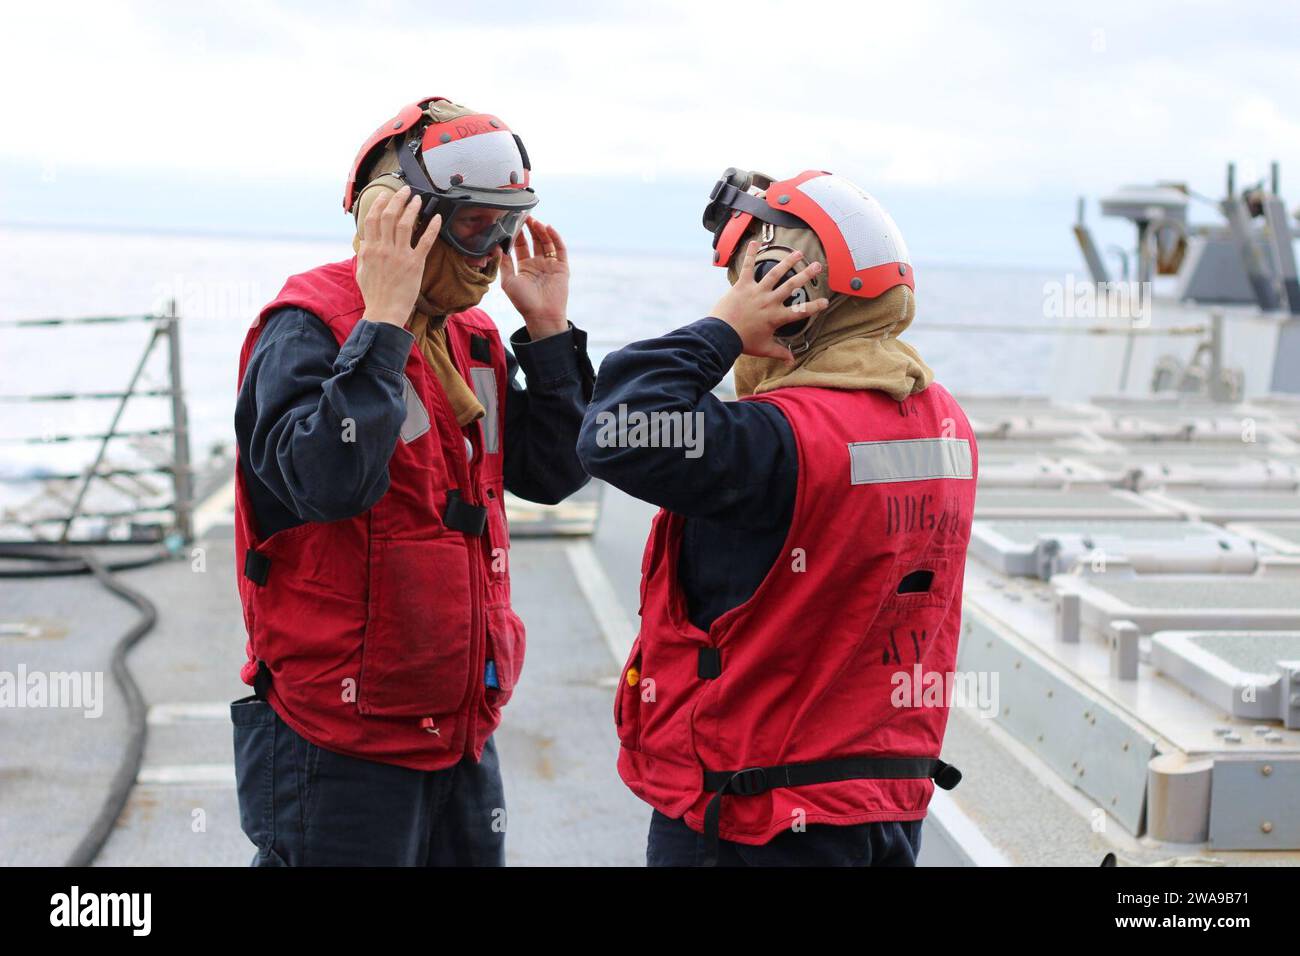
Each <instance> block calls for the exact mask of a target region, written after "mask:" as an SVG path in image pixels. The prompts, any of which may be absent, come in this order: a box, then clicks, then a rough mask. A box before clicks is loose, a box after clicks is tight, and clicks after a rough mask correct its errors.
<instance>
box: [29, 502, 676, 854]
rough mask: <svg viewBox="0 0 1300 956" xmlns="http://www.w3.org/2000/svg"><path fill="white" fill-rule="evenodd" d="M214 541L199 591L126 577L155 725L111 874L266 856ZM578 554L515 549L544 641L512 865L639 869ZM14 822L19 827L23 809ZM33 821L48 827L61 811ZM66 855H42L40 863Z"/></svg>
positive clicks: (512, 733) (509, 752)
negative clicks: (241, 743)
mask: <svg viewBox="0 0 1300 956" xmlns="http://www.w3.org/2000/svg"><path fill="white" fill-rule="evenodd" d="M200 546H201V547H203V548H204V549H205V555H204V556H205V558H206V570H205V571H203V572H202V578H200V579H198V580H197V582H196V572H195V571H193V570H192V569H191V564H190V562H187V561H180V562H175V563H170V564H167V565H164V566H161V567H154V568H149V569H146V570H142V571H134V572H129V573H127V574H125V575H124V576H123V577H124V579H125V580H127V581H128V582H129V583H131V584H132V585H133V586H134V587H137V588H139V589H140V590H141V591H144V592H145V593H147V594H148V595H149V596H150V597H151V598H152V599H153V600H154V601H155V603H157V604H158V606H159V610H160V617H159V622H158V625H157V627H156V628H155V630H154V631H153V633H152V634H150V635H149V636H148V637H147V638H146V639H145V640H144V641H143V642H142V643H141V644H140V645H138V646H137V648H136V650H135V651H134V652H133V654H132V655H131V658H130V664H131V668H132V670H133V672H134V673H135V675H136V678H137V680H138V681H139V683H140V685H141V688H142V689H143V691H144V694H145V698H146V700H147V701H148V702H149V704H150V705H151V707H152V708H153V709H152V714H153V722H152V723H151V725H150V727H149V739H148V745H147V748H146V752H145V762H144V768H143V770H142V773H141V782H140V783H138V784H137V786H136V788H135V790H134V791H133V793H132V796H131V800H130V803H129V804H128V807H127V810H126V811H125V812H124V813H123V815H122V817H121V818H120V820H119V823H118V827H117V830H116V832H115V833H114V836H113V838H112V839H111V840H110V841H109V843H108V845H107V846H106V847H105V848H104V851H103V853H102V854H101V856H100V858H99V860H98V862H99V863H100V864H103V865H125V866H133V865H206V866H212V865H216V866H222V865H227V866H243V865H246V864H247V863H248V862H249V860H250V859H251V858H252V855H253V847H252V845H251V844H250V843H249V842H248V840H247V839H246V838H245V837H244V835H243V833H242V831H241V830H240V828H239V811H238V804H237V802H236V799H235V790H234V776H233V755H232V750H231V730H230V721H229V717H228V714H227V713H226V711H225V705H227V704H228V703H229V702H230V701H231V700H234V699H236V698H238V697H242V696H245V695H246V693H247V688H246V687H245V686H244V685H243V684H242V683H241V682H240V681H239V677H238V674H239V666H240V664H241V662H242V661H243V659H244V640H245V638H244V630H243V623H242V620H241V617H240V612H239V604H238V601H237V599H236V597H235V584H234V559H233V542H232V541H231V540H230V529H229V528H228V527H223V528H215V529H213V531H212V533H211V535H210V536H209V537H208V538H206V539H205V540H203V541H202V542H200ZM566 546H567V542H566V541H564V540H547V539H540V540H527V541H518V542H516V543H515V545H514V547H513V548H512V550H511V560H512V577H513V579H514V597H515V606H516V609H517V610H518V612H519V613H520V615H521V617H523V619H524V621H525V623H526V624H527V625H528V628H529V644H528V655H527V662H526V665H525V670H524V674H523V679H522V681H521V683H520V684H519V686H518V687H517V689H516V691H515V694H514V697H513V699H512V700H511V702H510V704H509V706H508V707H507V708H506V716H505V721H504V723H503V725H502V727H501V728H500V730H498V732H497V743H498V746H499V748H500V753H501V759H502V767H503V774H504V777H505V784H506V806H507V812H508V821H507V827H508V831H507V841H506V847H507V862H508V863H509V864H510V865H515V866H529V865H557V864H558V865H620V864H621V865H640V864H643V863H644V860H645V833H646V828H647V825H648V822H649V815H650V813H649V808H648V807H646V806H645V805H644V804H642V803H641V802H640V801H639V800H637V799H636V798H635V797H634V796H632V794H631V793H630V792H629V791H628V790H627V789H626V788H625V787H624V786H623V784H622V782H621V781H620V780H619V779H618V776H617V773H616V772H615V758H616V754H617V739H616V738H615V735H614V729H613V718H612V715H611V709H612V700H613V682H614V680H615V679H616V678H617V676H618V668H617V665H616V664H615V662H614V661H613V659H612V657H611V656H610V654H609V652H608V651H607V650H606V648H605V645H604V643H603V642H602V640H601V638H600V636H599V634H598V632H597V630H596V626H595V624H594V622H593V621H592V620H591V617H590V615H589V613H588V611H587V608H586V604H585V603H584V602H583V600H582V597H581V595H580V594H579V592H578V590H577V588H576V586H575V583H574V581H573V577H572V572H571V571H570V567H569V563H568V561H567V560H566V558H565V553H564V548H565V547H566ZM92 587H93V586H92ZM88 593H89V590H88ZM104 600H105V601H106V602H108V601H112V600H113V599H112V598H109V597H107V596H105V598H104ZM123 607H125V606H123ZM127 617H129V612H127V613H124V614H122V618H123V620H125V619H126V618H127ZM116 629H117V628H114V630H116ZM118 706H119V709H120V705H118ZM78 719H80V718H78ZM97 729H98V730H99V737H100V738H101V743H100V747H101V749H102V750H104V751H106V752H111V753H112V755H113V759H112V760H109V759H107V758H105V759H104V761H103V762H104V764H105V767H104V773H103V774H101V775H100V778H97V779H95V780H92V779H90V778H86V779H85V780H84V782H83V784H82V789H83V790H84V791H86V793H85V800H91V799H92V798H93V800H97V799H99V797H100V796H102V792H103V788H104V786H106V780H107V774H109V773H111V771H112V763H113V760H115V759H116V755H117V754H118V753H120V750H119V749H118V748H119V747H120V738H121V732H120V731H118V732H117V733H116V734H114V733H108V732H106V731H108V730H109V728H108V727H104V728H97ZM59 746H60V747H61V748H62V747H63V745H62V744H60V745H59ZM47 752H48V750H47ZM33 761H34V757H33ZM46 762H48V761H46ZM58 790H59V785H58V783H57V781H54V780H52V779H47V780H45V781H44V784H43V786H41V787H39V788H33V789H32V792H31V796H32V797H33V798H34V805H35V806H38V807H39V806H40V805H41V801H42V800H48V794H47V791H48V792H55V793H57V791H58ZM85 800H83V802H85ZM3 812H4V818H5V820H6V821H8V820H10V819H12V817H11V816H10V812H11V807H10V806H9V805H8V801H6V805H5V807H4V811H3ZM32 816H33V817H34V818H36V819H41V818H43V817H49V816H50V813H49V811H48V802H47V803H46V809H45V810H34V811H33V813H32ZM60 818H61V819H62V821H63V823H62V828H63V829H64V830H65V831H66V832H68V834H69V837H70V839H71V840H75V836H76V835H79V833H80V831H81V829H83V828H84V826H85V824H86V822H87V821H88V819H89V818H88V817H87V816H86V815H85V813H84V812H80V813H77V814H71V813H61V814H60ZM68 846H69V847H70V846H71V842H69V843H68ZM6 857H7V855H6ZM59 859H60V857H59V856H58V855H57V854H53V855H48V858H47V857H46V856H42V857H41V858H40V859H34V858H32V857H31V856H30V855H29V856H28V861H30V862H51V863H54V862H59ZM4 862H10V860H9V859H8V858H6V859H5V860H4ZM15 862H16V861H15Z"/></svg>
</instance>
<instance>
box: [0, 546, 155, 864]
mask: <svg viewBox="0 0 1300 956" xmlns="http://www.w3.org/2000/svg"><path fill="white" fill-rule="evenodd" d="M48 547H49V548H50V550H46V549H45V548H42V547H40V546H36V545H31V544H14V545H4V546H0V558H10V559H16V560H20V561H39V562H42V563H43V564H45V565H46V566H45V567H39V568H30V567H29V568H5V569H0V578H36V577H58V576H62V575H69V574H93V575H94V576H95V579H96V580H97V581H99V583H100V584H102V585H103V586H104V587H105V588H107V589H108V590H109V591H111V592H113V593H114V594H116V595H117V596H118V597H120V598H121V599H122V600H123V601H126V603H128V604H130V605H131V606H132V607H134V608H135V609H136V610H137V611H139V612H140V618H139V620H137V621H136V623H135V624H134V625H132V626H131V627H130V628H128V629H127V631H126V632H125V633H124V634H123V635H122V636H121V637H120V638H119V639H118V641H117V643H116V644H115V645H113V655H112V659H111V667H112V671H113V680H115V681H116V682H117V686H118V688H119V689H120V690H121V691H122V696H123V697H125V698H126V713H127V728H128V731H129V733H130V735H131V736H130V739H129V740H128V742H127V745H126V750H125V752H124V753H123V754H122V760H121V762H120V763H119V764H118V766H117V771H116V773H114V774H113V780H112V784H111V785H110V787H109V790H108V795H107V796H106V797H105V798H104V802H103V805H102V806H101V807H100V810H99V814H98V816H96V817H95V820H94V822H93V823H91V825H90V828H89V829H88V830H87V831H86V833H85V834H84V835H83V836H82V838H81V840H80V841H78V843H77V846H76V848H75V849H74V850H73V851H72V854H71V855H70V856H69V857H68V860H67V863H65V864H64V865H65V866H89V865H90V864H91V863H93V862H94V860H95V857H97V856H98V855H99V851H100V850H102V849H103V848H104V844H105V843H107V842H108V838H109V836H111V835H112V833H113V826H114V825H115V824H116V823H117V818H118V817H119V816H121V814H122V810H123V808H124V807H125V806H126V802H127V800H128V799H130V797H131V788H132V787H134V786H135V780H136V777H137V776H138V775H139V773H140V764H141V762H142V761H143V759H144V744H145V735H146V733H147V729H146V727H147V725H146V723H145V717H146V715H147V712H148V708H147V707H146V705H145V702H144V695H143V694H142V693H140V687H139V685H137V684H136V682H135V679H134V678H133V677H132V676H131V671H130V670H129V669H128V668H127V666H126V655H127V654H128V653H129V652H130V650H131V648H132V647H133V646H134V645H135V644H136V642H138V641H139V640H140V638H142V637H144V636H145V635H146V634H148V633H149V631H150V630H152V629H153V626H154V624H155V623H157V621H158V609H157V608H156V607H155V606H154V604H153V602H152V601H150V600H149V599H148V598H147V597H145V596H144V595H143V594H141V593H140V592H139V591H136V590H134V589H133V588H129V587H127V586H126V585H125V584H123V583H122V582H121V581H119V580H117V578H115V577H113V572H114V571H125V570H127V569H129V568H140V567H144V566H145V565H149V564H156V563H158V562H159V561H163V560H166V559H167V557H168V556H169V555H168V552H167V551H165V550H162V549H159V550H158V551H157V552H154V553H152V554H150V555H148V556H146V557H143V558H131V559H127V560H123V561H114V562H110V563H108V564H104V563H102V562H101V561H100V560H99V559H98V558H97V557H95V555H94V554H92V553H90V552H89V551H69V550H68V549H67V548H66V547H62V546H48Z"/></svg>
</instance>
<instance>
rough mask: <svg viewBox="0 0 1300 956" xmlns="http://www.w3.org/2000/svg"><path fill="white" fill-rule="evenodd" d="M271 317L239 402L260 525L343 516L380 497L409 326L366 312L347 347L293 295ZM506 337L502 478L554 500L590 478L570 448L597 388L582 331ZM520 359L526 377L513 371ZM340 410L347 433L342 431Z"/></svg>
mask: <svg viewBox="0 0 1300 956" xmlns="http://www.w3.org/2000/svg"><path fill="white" fill-rule="evenodd" d="M266 322H267V323H268V325H267V328H266V329H265V330H264V331H263V332H262V334H261V336H260V337H259V338H258V340H257V344H256V346H255V347H254V349H253V354H252V355H251V356H250V357H249V363H248V367H247V369H246V370H245V374H244V380H243V384H242V386H241V388H240V392H239V397H238V399H237V402H236V408H235V432H236V436H237V439H238V442H239V450H240V458H241V464H242V466H243V467H244V468H245V469H246V471H245V475H246V477H248V476H251V477H252V478H253V479H254V480H253V481H251V482H250V483H249V495H250V497H251V498H252V501H253V508H254V512H255V516H256V518H257V524H258V530H259V533H260V534H261V536H262V537H269V536H270V535H271V534H273V533H275V532H276V531H280V530H283V529H285V528H289V527H293V526H294V525H298V524H302V523H303V522H306V521H337V520H340V519H342V518H348V517H351V516H353V515H356V514H360V513H362V512H364V511H366V510H367V509H369V508H371V507H373V506H374V505H375V503H376V502H378V501H379V499H380V498H381V497H383V495H384V493H385V492H386V491H387V490H388V460H389V458H391V457H392V454H393V449H394V448H396V446H397V441H398V438H399V434H400V432H401V427H402V421H403V420H404V418H405V416H406V408H405V404H404V401H403V397H402V389H403V383H402V369H403V368H405V365H406V358H407V355H408V354H409V352H410V348H411V345H412V343H413V341H414V338H413V336H412V335H411V333H410V332H408V331H406V330H405V329H403V328H399V327H397V326H395V325H389V324H386V323H375V322H368V321H365V320H362V321H360V322H358V323H357V325H356V327H355V328H354V329H353V330H352V333H351V335H349V336H348V339H347V341H346V342H344V343H343V346H342V347H341V348H340V347H339V345H338V343H337V342H336V341H335V339H334V336H333V334H332V333H331V332H330V331H329V329H328V328H327V327H326V325H325V324H324V323H323V322H321V321H320V320H319V319H318V318H317V317H316V316H314V315H312V314H311V313H310V312H307V311H304V310H302V309H297V308H292V307H287V308H283V309H279V310H277V311H275V312H273V313H272V314H271V315H269V316H267V318H266ZM511 345H512V347H513V348H514V352H515V354H510V353H509V352H507V371H508V374H509V377H510V382H509V384H508V388H507V390H506V411H505V419H506V427H505V445H504V449H505V464H504V468H505V475H506V487H507V488H508V489H509V490H510V491H512V492H513V493H515V494H517V495H519V496H520V497H524V498H529V499H530V500H534V501H542V502H554V501H559V500H561V499H563V498H565V497H566V496H568V495H570V494H572V493H573V492H574V491H576V490H578V489H579V488H580V487H582V485H583V484H585V482H586V480H587V476H586V474H585V472H583V470H582V466H581V464H580V463H579V461H578V458H577V455H576V453H574V452H572V451H571V449H572V448H573V446H574V444H575V442H576V438H577V432H578V427H579V423H580V422H581V418H582V410H583V407H584V406H585V404H586V401H587V398H588V397H589V396H590V393H591V380H592V375H591V364H590V362H589V360H588V359H587V356H586V336H585V334H584V333H582V332H581V331H580V330H577V329H572V328H571V329H570V330H568V331H566V332H563V333H560V334H559V335H554V336H550V337H548V338H545V339H542V340H540V341H537V342H531V341H529V339H528V336H527V332H526V330H520V332H518V333H516V334H515V335H514V336H512V338H511ZM520 368H522V369H523V371H524V375H525V377H526V378H527V379H528V386H527V387H525V386H523V385H521V384H520V383H519V382H518V381H517V380H516V379H517V374H516V373H517V370H518V369H520ZM345 420H350V422H349V424H350V428H349V432H348V437H349V438H350V439H352V440H350V441H343V440H342V439H343V434H344V422H345ZM566 449H569V450H570V451H569V452H568V453H567V454H566ZM543 450H544V451H543Z"/></svg>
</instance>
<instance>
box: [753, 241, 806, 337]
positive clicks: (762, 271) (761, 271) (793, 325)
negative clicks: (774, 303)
mask: <svg viewBox="0 0 1300 956" xmlns="http://www.w3.org/2000/svg"><path fill="white" fill-rule="evenodd" d="M776 266H777V263H776V260H774V259H764V260H763V261H762V262H760V263H759V264H758V265H756V266H754V281H755V282H759V281H761V280H762V278H763V277H764V276H765V275H767V274H768V273H769V272H771V271H772V270H773V269H775V268H776ZM795 275H796V273H795V271H794V270H793V269H790V270H789V271H787V272H786V274H785V275H783V276H782V277H781V282H785V281H787V280H789V279H793V278H794V276H795ZM781 282H778V283H777V285H780V284H781ZM807 301H808V291H807V290H806V289H795V290H794V293H793V294H792V295H789V296H787V297H786V299H785V301H784V302H782V303H781V304H782V305H783V306H785V307H786V308H787V309H789V308H793V307H794V306H797V305H802V304H804V303H805V302H807ZM807 324H808V320H807V319H806V318H803V319H798V320H796V321H794V322H787V323H786V324H785V325H783V326H781V327H780V328H779V329H777V330H776V334H777V335H778V336H789V335H798V334H799V333H800V332H802V331H803V329H804V326H806V325H807Z"/></svg>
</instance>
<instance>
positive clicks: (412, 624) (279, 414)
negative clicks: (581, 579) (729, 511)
mask: <svg viewBox="0 0 1300 956" xmlns="http://www.w3.org/2000/svg"><path fill="white" fill-rule="evenodd" d="M529 165H530V164H529V161H528V156H527V153H526V152H525V151H524V148H523V143H522V142H521V141H520V139H519V137H518V136H516V135H515V134H514V133H512V132H511V131H510V130H509V128H508V127H507V126H506V125H505V124H504V123H503V122H502V121H501V120H500V119H498V118H497V117H495V116H491V115H489V114H482V113H476V112H474V111H472V110H469V109H466V108H465V107H462V106H459V105H457V104H455V103H452V102H450V101H448V100H445V99H442V98H440V97H433V98H427V99H424V100H420V101H418V102H417V103H413V104H411V105H410V106H407V107H405V108H403V109H402V110H401V111H400V112H399V113H398V114H397V116H396V117H394V118H393V119H391V120H388V121H386V122H385V123H384V125H383V126H381V127H380V128H379V129H378V130H377V131H376V132H375V134H374V135H373V136H372V137H371V138H370V139H369V140H368V141H367V142H366V143H365V145H364V146H363V147H362V149H361V151H360V152H359V153H358V155H357V159H356V162H355V164H354V166H353V169H352V173H351V175H350V176H349V179H348V184H347V188H346V192H345V196H344V202H343V205H344V208H345V209H346V210H348V211H349V212H352V213H353V214H354V216H355V217H356V220H357V240H356V241H355V242H354V248H356V249H357V250H358V252H359V254H358V256H357V257H355V258H353V259H349V260H346V261H343V262H336V263H332V264H330V265H325V266H321V267H320V268H317V269H313V270H311V271H309V272H305V273H303V274H301V275H297V276H293V277H292V278H290V279H289V280H288V282H287V283H286V284H285V287H284V289H283V290H282V291H281V293H280V294H279V296H277V297H276V299H275V301H273V302H271V303H270V304H269V305H268V306H267V307H266V308H265V309H264V310H263V311H262V313H261V315H260V316H259V317H258V319H257V321H256V322H254V323H253V326H252V328H251V329H250V330H249V332H248V335H247V337H246V339H245V341H244V347H243V351H242V352H241V354H240V368H239V375H240V391H239V399H238V405H237V409H236V420H235V424H236V432H237V435H238V439H239V460H238V463H237V465H236V500H235V510H236V551H237V561H238V572H239V595H240V599H241V602H242V604H243V610H244V622H245V625H246V627H247V630H248V647H247V649H248V663H247V665H246V666H245V667H244V669H243V673H242V675H241V676H242V677H243V679H244V681H245V682H246V683H248V684H250V685H252V686H253V687H254V688H255V691H256V693H255V695H254V696H253V697H250V698H247V699H245V700H243V701H239V702H236V703H235V704H234V705H232V711H231V712H232V719H233V721H234V724H235V756H236V776H237V779H238V789H239V802H240V814H241V823H242V826H243V828H244V831H245V833H247V835H248V836H249V838H250V839H251V840H252V841H253V842H254V844H256V846H257V850H258V852H257V856H256V857H255V860H254V863H255V864H257V865H286V864H287V865H304V864H306V865H320V864H351V865H370V864H378V865H438V864H453V865H478V864H484V865H500V864H501V863H503V862H504V849H503V847H504V829H505V827H504V824H505V805H504V800H503V798H502V787H501V777H500V772H499V769H498V765H497V759H496V752H495V749H494V747H493V744H492V738H491V734H492V732H493V730H494V729H495V728H496V726H497V724H498V722H499V720H500V716H501V708H502V707H503V706H504V705H505V703H506V701H507V700H509V698H510V695H511V692H512V690H513V688H514V686H515V682H516V680H517V679H518V677H519V673H520V669H521V668H522V666H523V661H524V629H523V625H522V623H521V622H520V620H519V618H518V617H517V616H516V615H515V613H514V611H513V610H512V609H511V606H510V578H509V571H508V561H507V551H508V549H509V546H510V542H509V536H508V533H507V528H506V517H505V509H504V501H503V497H504V493H505V491H506V490H507V489H509V490H510V491H512V492H514V493H515V494H518V495H520V496H522V497H525V498H529V499H531V500H534V501H541V502H557V501H559V500H561V499H562V498H564V497H566V496H567V495H569V494H571V493H572V492H574V491H576V490H577V489H578V488H579V487H581V486H582V484H583V483H584V482H585V481H586V476H585V474H584V473H583V470H582V467H581V464H580V463H579V462H578V460H577V457H576V455H575V454H574V453H573V451H572V450H571V449H572V448H573V444H574V442H575V440H576V436H577V430H578V427H579V424H580V422H581V416H582V409H583V407H584V405H585V403H586V400H587V399H588V397H589V395H590V385H591V378H592V374H591V366H590V363H589V362H588V360H587V358H586V346H585V336H584V335H583V334H582V333H581V332H580V331H578V330H577V329H574V328H573V327H572V326H571V325H570V324H569V323H568V321H567V319H566V318H565V308H566V302H567V297H568V264H567V257H566V252H565V247H564V243H563V241H562V240H561V238H560V236H559V234H558V233H557V232H556V231H555V230H554V229H553V228H550V227H548V226H545V225H543V224H542V223H540V222H538V221H537V220H535V219H532V218H531V217H530V215H529V210H530V209H532V207H533V206H534V205H535V204H536V202H537V197H536V195H535V194H534V192H533V190H532V188H531V186H530V169H529ZM525 226H526V227H527V234H528V235H529V236H531V239H532V248H531V250H530V248H529V241H528V238H527V237H526V235H525V232H524V231H523V230H524V227H525ZM498 268H499V269H500V271H501V272H502V275H503V281H502V285H503V288H504V290H505V292H506V294H507V295H508V296H509V298H510V299H511V301H512V302H513V304H514V305H515V306H516V308H518V310H519V312H520V314H521V315H522V316H523V319H524V324H525V328H524V329H521V330H519V331H518V332H516V333H515V334H514V336H512V338H511V345H512V348H513V352H514V354H513V355H512V354H510V353H508V352H507V351H506V350H505V348H504V347H503V346H502V343H501V340H500V337H499V336H498V334H497V331H496V327H495V325H494V324H493V322H492V320H491V319H490V318H489V317H488V316H487V314H486V313H484V312H483V311H482V310H480V309H478V308H475V305H476V304H477V303H478V301H479V300H480V299H481V298H482V296H483V294H484V293H485V292H486V290H487V288H488V286H489V285H490V283H491V282H492V280H493V278H495V276H496V274H497V271H498ZM517 367H522V369H523V370H524V372H525V375H526V377H527V380H528V386H527V388H526V389H525V388H524V387H522V386H521V385H520V384H519V383H518V382H517V381H516V374H515V373H516V368H517ZM566 449H569V450H568V451H566Z"/></svg>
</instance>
